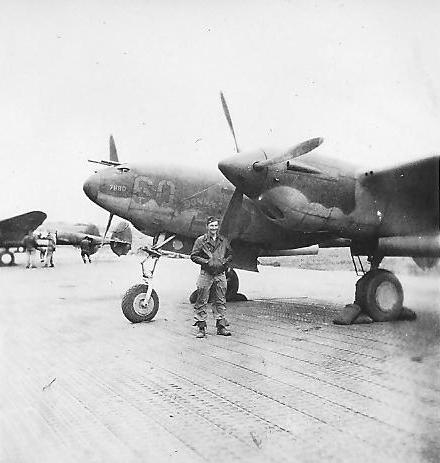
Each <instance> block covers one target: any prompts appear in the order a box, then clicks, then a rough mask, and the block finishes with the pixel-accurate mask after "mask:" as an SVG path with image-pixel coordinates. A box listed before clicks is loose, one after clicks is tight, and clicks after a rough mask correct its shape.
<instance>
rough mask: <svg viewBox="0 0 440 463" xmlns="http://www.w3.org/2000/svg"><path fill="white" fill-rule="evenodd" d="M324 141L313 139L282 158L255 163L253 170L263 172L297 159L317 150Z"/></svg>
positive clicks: (291, 150) (291, 149)
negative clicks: (267, 168) (275, 165)
mask: <svg viewBox="0 0 440 463" xmlns="http://www.w3.org/2000/svg"><path fill="white" fill-rule="evenodd" d="M323 141H324V139H323V138H311V139H310V140H307V141H304V142H302V143H300V144H299V145H296V146H294V147H293V148H290V149H289V150H288V151H286V152H285V153H284V154H282V155H281V156H277V157H275V158H271V159H266V160H264V161H257V162H256V163H254V165H253V168H254V170H257V171H258V170H262V169H264V168H265V167H269V166H272V165H274V164H279V163H280V162H284V161H290V160H291V159H295V158H297V157H299V156H302V155H303V154H306V153H308V152H310V151H312V150H314V149H315V148H317V147H318V146H319V145H320V144H321V143H322V142H323Z"/></svg>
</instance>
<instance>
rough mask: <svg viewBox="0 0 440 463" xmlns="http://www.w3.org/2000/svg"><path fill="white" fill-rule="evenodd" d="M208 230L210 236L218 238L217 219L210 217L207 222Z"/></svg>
mask: <svg viewBox="0 0 440 463" xmlns="http://www.w3.org/2000/svg"><path fill="white" fill-rule="evenodd" d="M206 228H207V229H208V234H209V235H211V236H216V235H217V233H218V219H217V218H215V217H208V219H207V220H206Z"/></svg>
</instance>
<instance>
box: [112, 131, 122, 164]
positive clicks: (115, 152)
mask: <svg viewBox="0 0 440 463" xmlns="http://www.w3.org/2000/svg"><path fill="white" fill-rule="evenodd" d="M110 161H111V162H112V163H118V164H120V163H119V159H118V152H117V151H116V145H115V140H114V138H113V135H110Z"/></svg>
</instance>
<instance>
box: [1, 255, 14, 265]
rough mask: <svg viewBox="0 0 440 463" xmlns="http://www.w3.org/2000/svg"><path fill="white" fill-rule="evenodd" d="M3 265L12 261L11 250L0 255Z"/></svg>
mask: <svg viewBox="0 0 440 463" xmlns="http://www.w3.org/2000/svg"><path fill="white" fill-rule="evenodd" d="M0 259H1V262H2V264H3V265H9V264H10V263H11V262H12V255H11V254H9V252H5V253H4V254H2V255H1V257H0Z"/></svg>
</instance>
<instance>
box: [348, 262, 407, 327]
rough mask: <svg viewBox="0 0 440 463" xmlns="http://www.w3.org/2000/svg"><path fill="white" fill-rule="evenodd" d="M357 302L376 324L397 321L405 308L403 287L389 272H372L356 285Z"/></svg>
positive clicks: (381, 270) (377, 270)
mask: <svg viewBox="0 0 440 463" xmlns="http://www.w3.org/2000/svg"><path fill="white" fill-rule="evenodd" d="M356 302H357V304H359V305H360V306H361V307H362V309H363V310H364V311H365V312H366V313H367V314H368V315H369V316H370V317H371V318H372V319H373V320H374V321H376V322H386V321H390V320H396V319H398V318H399V315H400V314H401V312H402V307H403V289H402V285H401V284H400V281H399V280H398V279H397V277H396V276H395V275H394V274H393V273H391V272H390V271H388V270H383V269H376V270H371V271H369V272H368V273H366V274H365V275H364V276H363V277H362V278H361V279H360V280H359V281H358V282H357V283H356Z"/></svg>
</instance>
